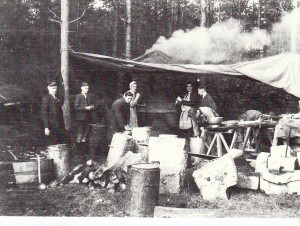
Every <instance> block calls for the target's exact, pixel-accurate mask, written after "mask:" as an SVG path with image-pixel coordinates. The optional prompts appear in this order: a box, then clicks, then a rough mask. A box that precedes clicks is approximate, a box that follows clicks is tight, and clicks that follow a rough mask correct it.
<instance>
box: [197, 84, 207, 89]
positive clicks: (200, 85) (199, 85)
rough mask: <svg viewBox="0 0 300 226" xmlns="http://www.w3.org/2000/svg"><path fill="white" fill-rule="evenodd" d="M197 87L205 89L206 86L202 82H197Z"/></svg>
mask: <svg viewBox="0 0 300 226" xmlns="http://www.w3.org/2000/svg"><path fill="white" fill-rule="evenodd" d="M198 89H206V86H205V85H204V84H201V83H199V84H198Z"/></svg>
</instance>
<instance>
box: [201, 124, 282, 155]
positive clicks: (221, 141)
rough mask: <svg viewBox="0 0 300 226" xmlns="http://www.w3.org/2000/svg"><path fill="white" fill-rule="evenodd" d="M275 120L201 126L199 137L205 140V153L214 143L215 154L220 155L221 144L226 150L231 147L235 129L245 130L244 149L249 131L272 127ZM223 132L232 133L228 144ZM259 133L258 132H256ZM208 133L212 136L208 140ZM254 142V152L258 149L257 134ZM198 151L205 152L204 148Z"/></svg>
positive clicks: (210, 149)
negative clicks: (215, 147)
mask: <svg viewBox="0 0 300 226" xmlns="http://www.w3.org/2000/svg"><path fill="white" fill-rule="evenodd" d="M276 124H277V123H276V122H272V123H270V122H262V123H251V124H250V123H249V124H244V125H232V126H223V125H221V126H218V127H213V126H207V127H203V129H202V134H201V137H202V138H203V140H204V141H205V142H204V144H205V145H203V147H202V148H205V147H207V152H206V155H210V153H211V151H212V149H213V147H214V145H215V144H216V146H217V156H218V157H220V156H222V155H223V148H222V146H224V147H225V149H226V151H227V152H228V151H229V150H230V149H232V148H233V145H234V143H235V142H236V140H237V130H238V129H242V130H243V131H244V130H246V133H245V136H244V139H243V146H242V150H243V151H245V148H246V145H247V143H248V141H249V137H250V133H251V131H254V130H255V129H257V128H259V129H266V128H274V127H275V126H276ZM225 133H227V134H228V133H230V134H233V137H232V140H231V143H230V146H229V145H228V144H227V142H226V140H225V138H224V135H223V134H225ZM258 134H259V132H258ZM209 135H212V136H213V138H212V139H211V141H210V138H209ZM254 140H255V144H256V150H255V151H256V152H257V151H258V150H257V148H258V146H259V145H258V144H259V140H260V139H259V135H258V136H257V137H254ZM200 153H205V151H204V150H200Z"/></svg>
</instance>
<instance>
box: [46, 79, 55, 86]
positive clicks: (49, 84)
mask: <svg viewBox="0 0 300 226" xmlns="http://www.w3.org/2000/svg"><path fill="white" fill-rule="evenodd" d="M47 86H51V87H53V86H57V82H56V81H55V80H53V81H50V82H48V83H47Z"/></svg>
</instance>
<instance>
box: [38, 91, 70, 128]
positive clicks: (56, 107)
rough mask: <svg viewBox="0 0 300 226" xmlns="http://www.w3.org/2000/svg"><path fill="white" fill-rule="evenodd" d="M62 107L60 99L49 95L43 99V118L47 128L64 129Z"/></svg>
mask: <svg viewBox="0 0 300 226" xmlns="http://www.w3.org/2000/svg"><path fill="white" fill-rule="evenodd" d="M62 105H63V103H62V102H61V101H60V100H59V99H55V98H54V97H53V96H52V95H51V94H49V93H48V94H47V95H46V96H45V97H44V98H43V99H42V108H41V117H42V121H43V124H44V127H45V128H62V127H63V125H64V121H63V113H62V108H61V107H62Z"/></svg>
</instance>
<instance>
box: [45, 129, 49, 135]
mask: <svg viewBox="0 0 300 226" xmlns="http://www.w3.org/2000/svg"><path fill="white" fill-rule="evenodd" d="M45 135H46V136H49V135H50V130H49V129H48V128H45Z"/></svg>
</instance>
